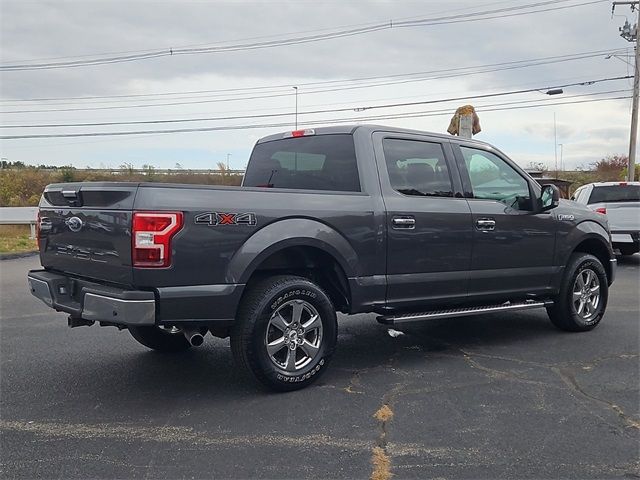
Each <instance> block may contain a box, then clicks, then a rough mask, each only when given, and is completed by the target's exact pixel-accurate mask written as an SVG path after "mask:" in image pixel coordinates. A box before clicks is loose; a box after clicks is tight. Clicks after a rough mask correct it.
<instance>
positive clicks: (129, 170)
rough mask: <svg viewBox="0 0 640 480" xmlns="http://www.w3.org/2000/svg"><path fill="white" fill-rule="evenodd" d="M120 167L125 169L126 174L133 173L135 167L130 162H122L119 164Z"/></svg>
mask: <svg viewBox="0 0 640 480" xmlns="http://www.w3.org/2000/svg"><path fill="white" fill-rule="evenodd" d="M120 169H121V170H125V171H126V173H127V174H129V175H133V173H134V170H135V168H134V167H133V164H132V163H126V162H125V163H122V164H121V165H120Z"/></svg>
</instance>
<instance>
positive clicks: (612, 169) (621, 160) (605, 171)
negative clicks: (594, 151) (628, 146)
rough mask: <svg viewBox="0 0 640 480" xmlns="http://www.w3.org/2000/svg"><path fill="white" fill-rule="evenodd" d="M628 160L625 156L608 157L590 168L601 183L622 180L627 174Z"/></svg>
mask: <svg viewBox="0 0 640 480" xmlns="http://www.w3.org/2000/svg"><path fill="white" fill-rule="evenodd" d="M628 159H629V157H627V156H626V155H608V156H606V157H604V158H603V159H601V160H598V161H597V162H594V163H593V164H591V168H592V170H593V171H594V172H595V173H596V176H597V178H598V180H599V181H601V182H613V181H616V180H623V179H624V176H625V173H626V172H627V161H628Z"/></svg>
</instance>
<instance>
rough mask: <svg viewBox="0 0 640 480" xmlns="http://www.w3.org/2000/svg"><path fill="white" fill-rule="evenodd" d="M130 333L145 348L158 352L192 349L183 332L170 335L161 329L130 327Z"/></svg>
mask: <svg viewBox="0 0 640 480" xmlns="http://www.w3.org/2000/svg"><path fill="white" fill-rule="evenodd" d="M129 333H130V334H131V336H132V337H133V338H135V339H136V340H137V341H138V342H139V343H141V344H142V345H144V346H145V347H149V348H151V349H152V350H156V351H158V352H165V353H173V352H182V351H184V350H187V349H188V348H189V347H191V344H190V343H189V342H188V341H187V339H186V338H185V337H184V335H183V334H182V331H180V332H177V333H170V332H169V331H166V330H164V329H162V328H160V327H155V326H144V327H129Z"/></svg>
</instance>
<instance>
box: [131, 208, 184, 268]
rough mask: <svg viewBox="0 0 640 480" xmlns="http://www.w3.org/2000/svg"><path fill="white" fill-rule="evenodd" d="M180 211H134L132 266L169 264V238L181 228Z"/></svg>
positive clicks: (163, 265)
mask: <svg viewBox="0 0 640 480" xmlns="http://www.w3.org/2000/svg"><path fill="white" fill-rule="evenodd" d="M182 223H183V219H182V212H134V213H133V231H132V249H131V259H132V261H133V266H134V267H168V266H169V265H171V238H172V237H173V236H174V235H175V234H176V233H178V231H179V230H180V229H181V228H182Z"/></svg>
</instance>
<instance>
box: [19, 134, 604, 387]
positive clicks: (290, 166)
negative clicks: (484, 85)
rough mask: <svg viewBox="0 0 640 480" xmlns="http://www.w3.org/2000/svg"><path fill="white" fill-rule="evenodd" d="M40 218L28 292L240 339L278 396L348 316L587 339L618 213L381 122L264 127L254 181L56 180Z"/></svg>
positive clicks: (296, 382) (161, 330)
mask: <svg viewBox="0 0 640 480" xmlns="http://www.w3.org/2000/svg"><path fill="white" fill-rule="evenodd" d="M38 225H39V233H38V242H39V248H40V261H41V263H42V265H43V267H44V269H42V270H33V271H31V272H29V274H28V281H29V285H30V288H31V292H32V293H33V294H34V295H35V296H36V297H38V298H40V299H41V300H43V301H44V302H45V303H46V304H47V305H49V306H50V307H52V308H54V309H56V310H58V311H62V312H66V313H68V314H69V319H68V324H69V326H71V327H77V326H81V325H92V324H94V323H95V322H98V323H99V324H100V325H103V326H116V327H118V328H120V329H128V330H129V332H130V333H131V335H132V336H133V337H134V338H135V339H136V340H137V341H138V342H140V343H141V344H143V345H145V346H147V347H149V348H151V349H154V350H158V351H162V352H175V351H181V350H185V349H187V348H189V347H191V346H194V345H200V344H201V343H202V342H203V335H205V334H206V333H207V332H209V333H211V334H212V335H214V336H218V337H223V338H224V337H228V336H230V337H231V347H232V351H233V354H234V356H235V358H236V360H237V362H238V364H239V365H240V366H241V367H243V368H244V369H246V370H248V371H250V372H251V373H252V374H253V376H254V377H255V378H257V379H258V380H259V381H261V382H263V383H264V384H265V385H267V386H268V387H270V388H272V389H276V390H293V389H296V388H301V387H304V386H306V385H308V384H310V383H311V382H313V381H314V380H316V379H317V378H318V376H319V375H321V374H322V373H323V372H324V371H325V370H326V368H327V364H328V362H329V360H330V358H331V356H332V354H333V352H334V350H335V348H336V341H337V318H336V311H340V312H343V313H346V314H355V313H360V312H374V313H377V314H378V321H380V322H382V323H384V324H387V325H393V324H397V323H402V322H414V321H422V320H427V319H432V318H446V317H459V316H463V315H473V314H481V313H490V312H512V311H516V310H528V309H535V308H546V309H547V312H548V314H549V316H550V318H551V321H552V322H553V324H554V325H556V326H557V327H559V328H561V329H563V330H568V331H574V332H580V331H587V330H591V329H592V328H594V327H595V326H596V325H598V323H599V322H600V321H601V319H602V317H603V315H604V313H605V308H606V305H607V297H608V287H609V285H610V284H611V283H612V282H613V280H614V277H615V271H616V260H615V256H614V255H613V251H612V249H611V244H610V242H609V231H608V229H607V228H608V227H607V222H606V220H605V217H604V216H602V215H600V214H597V213H595V212H593V211H591V210H590V209H588V208H586V207H584V206H581V205H578V204H576V203H575V202H571V201H569V200H560V199H559V198H558V190H557V188H556V187H555V186H553V185H545V186H540V185H539V184H538V183H537V182H536V181H535V180H534V179H532V178H531V177H530V176H529V175H527V174H526V173H525V172H524V170H522V169H521V168H520V167H519V166H518V165H516V164H515V163H514V162H513V161H511V160H510V159H509V158H508V157H507V156H506V155H505V154H504V153H502V152H500V151H499V150H498V149H496V148H494V147H492V146H491V145H488V144H486V143H482V142H479V141H474V140H466V139H463V138H458V137H451V136H443V135H438V134H433V133H425V132H419V131H413V130H404V129H397V128H389V127H378V126H363V125H360V126H339V127H328V128H320V129H317V130H311V129H308V130H297V131H294V132H287V133H284V134H277V135H270V136H268V137H265V138H263V139H261V140H259V141H258V142H257V144H256V145H255V147H254V149H253V153H252V154H251V158H250V160H249V164H248V167H247V171H246V175H245V177H244V181H243V185H242V186H241V187H223V186H208V185H171V184H157V183H63V184H53V185H49V186H47V187H46V189H45V191H44V194H43V196H42V199H41V201H40V212H39V223H38Z"/></svg>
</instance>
